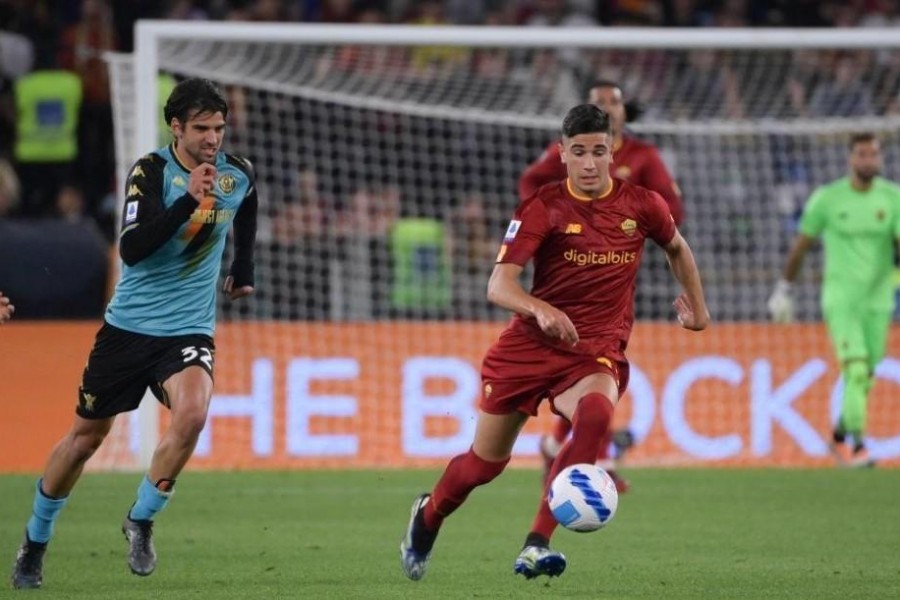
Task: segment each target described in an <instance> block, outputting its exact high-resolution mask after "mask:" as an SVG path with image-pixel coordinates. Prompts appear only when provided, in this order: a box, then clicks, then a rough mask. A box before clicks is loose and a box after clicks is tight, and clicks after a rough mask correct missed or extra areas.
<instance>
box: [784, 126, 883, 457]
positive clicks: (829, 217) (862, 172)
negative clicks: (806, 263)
mask: <svg viewBox="0 0 900 600" xmlns="http://www.w3.org/2000/svg"><path fill="white" fill-rule="evenodd" d="M882 165H883V159H882V154H881V143H880V142H879V140H878V138H877V137H876V136H875V134H873V133H858V134H855V135H853V136H852V137H851V140H850V157H849V171H850V173H849V175H847V176H846V177H842V178H840V179H838V180H836V181H833V182H831V183H829V184H826V185H824V186H822V187H820V188H818V189H817V190H816V191H815V192H813V194H812V196H810V199H809V202H807V204H806V206H805V207H804V209H803V216H802V217H801V219H800V225H799V232H798V233H797V236H796V237H795V238H794V242H793V244H792V245H791V249H790V251H789V253H788V256H787V261H786V263H785V266H784V270H783V272H782V276H781V279H780V280H779V281H778V283H777V284H776V286H775V291H774V292H773V293H772V296H771V297H770V298H769V302H768V308H769V312H770V314H771V315H772V318H773V319H774V320H775V321H778V322H790V321H793V319H794V300H793V296H792V290H791V288H792V284H793V282H794V280H795V279H796V277H797V273H798V272H799V271H800V265H801V264H802V263H803V257H804V255H805V254H806V252H807V250H809V248H810V247H811V246H812V244H813V242H814V240H815V238H818V237H820V236H821V238H822V242H823V245H824V247H825V273H824V278H823V281H822V294H821V305H822V313H823V315H824V317H825V322H826V324H827V327H828V334H829V337H830V338H831V342H832V344H833V346H834V350H835V353H836V354H837V359H838V362H839V363H840V365H841V374H842V375H843V377H844V391H843V401H842V403H841V413H840V418H839V419H838V422H837V424H836V425H835V428H834V431H833V432H832V442H831V444H830V448H831V451H832V454H833V455H834V457H835V459H836V460H837V461H838V463H839V464H841V465H844V466H852V467H860V466H869V465H871V464H873V463H872V461H871V459H870V457H869V453H868V451H867V450H866V447H865V442H864V437H865V429H866V401H867V398H868V395H869V390H871V388H872V384H873V383H874V376H875V367H876V366H877V365H878V363H879V362H880V361H881V359H882V358H883V357H884V353H885V346H886V343H887V335H888V331H889V330H890V325H891V315H892V313H893V311H894V284H893V273H894V244H895V243H898V242H900V186H897V185H895V184H894V183H892V182H890V181H888V180H886V179H883V178H881V177H879V176H878V175H879V173H880V172H881V168H882Z"/></svg>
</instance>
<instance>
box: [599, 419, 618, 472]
mask: <svg viewBox="0 0 900 600" xmlns="http://www.w3.org/2000/svg"><path fill="white" fill-rule="evenodd" d="M614 433H615V432H614V431H613V428H612V427H609V428H607V430H606V433H605V434H604V435H603V437H602V438H600V446H598V447H597V460H598V461H605V460H609V446H610V444H612V439H613V434H614ZM603 468H604V469H605V468H606V467H603Z"/></svg>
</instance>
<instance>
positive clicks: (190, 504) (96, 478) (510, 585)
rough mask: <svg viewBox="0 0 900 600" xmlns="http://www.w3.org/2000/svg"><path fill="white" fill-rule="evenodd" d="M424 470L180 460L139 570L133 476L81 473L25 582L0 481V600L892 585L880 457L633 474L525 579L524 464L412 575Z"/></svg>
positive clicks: (460, 515) (599, 593)
mask: <svg viewBox="0 0 900 600" xmlns="http://www.w3.org/2000/svg"><path fill="white" fill-rule="evenodd" d="M437 475H438V472H437V471H331V472H280V473H259V472H256V473H195V472H188V473H185V474H183V476H182V477H181V478H179V482H178V488H177V493H176V495H175V497H174V499H173V501H172V503H171V504H170V506H169V507H168V509H167V510H166V512H165V513H163V514H162V515H161V516H160V517H159V519H158V520H157V525H156V548H157V552H158V554H159V566H158V567H157V570H156V573H154V574H153V575H152V576H150V577H147V578H140V577H136V576H134V575H131V574H130V572H129V571H128V567H127V565H126V562H125V549H126V546H125V541H124V539H123V537H122V534H121V532H120V531H119V525H120V523H121V520H122V516H123V515H124V513H125V511H126V509H127V508H128V506H129V505H130V503H131V502H132V499H133V496H134V492H135V488H136V486H137V483H138V481H139V477H140V476H139V475H135V474H132V475H119V474H115V475H107V474H103V475H99V474H89V475H85V476H84V477H83V479H82V481H81V482H80V484H79V487H78V488H77V489H76V491H75V493H74V494H73V496H72V499H71V501H70V502H69V505H68V506H67V507H66V509H65V510H64V512H63V514H62V516H61V518H60V520H59V522H58V524H57V528H56V536H55V538H54V540H53V542H52V544H51V546H50V548H49V550H48V554H47V558H46V561H45V569H44V588H43V589H42V590H40V591H37V592H22V591H19V592H14V591H13V590H11V589H10V588H9V581H8V576H9V568H10V567H11V565H12V562H13V559H14V554H15V550H16V547H17V545H18V543H19V541H20V539H21V536H22V531H23V528H24V524H25V520H26V518H27V517H28V514H29V511H30V505H31V500H32V493H33V489H34V488H33V485H34V478H33V477H23V476H4V477H0V564H3V565H4V568H5V569H6V570H5V571H4V573H3V577H4V579H5V582H4V585H3V586H0V598H22V597H28V598H46V599H47V600H50V599H57V598H65V599H79V598H83V599H85V600H87V599H92V600H93V599H97V598H110V599H117V600H119V599H121V600H128V599H132V598H160V599H165V600H176V599H180V598H191V599H205V598H209V599H216V600H228V599H238V598H239V599H248V598H315V599H323V598H335V599H341V600H343V599H351V598H366V599H369V598H389V599H402V598H415V599H417V600H420V599H428V598H440V599H452V598H484V599H499V598H617V599H618V598H653V599H657V598H666V599H669V598H690V599H697V598H736V599H737V598H765V599H774V598H816V599H822V598H836V599H837V598H840V599H842V600H847V599H851V598H861V599H866V600H871V599H876V598H900V500H898V499H900V473H898V472H896V471H888V470H877V469H876V470H868V471H839V470H824V469H823V470H810V471H798V470H709V469H686V470H650V469H640V470H632V471H630V472H628V476H629V478H630V479H631V480H632V483H633V484H634V488H633V490H632V491H631V492H629V493H628V494H627V495H624V496H623V497H622V498H621V499H620V503H619V510H618V514H617V515H616V517H615V520H614V521H613V522H612V523H611V524H610V525H609V527H608V528H607V529H604V530H602V531H599V532H596V533H590V534H576V533H571V532H568V531H565V530H560V531H559V532H558V533H557V535H556V536H555V537H554V543H553V545H554V547H556V548H557V549H559V550H561V551H562V552H564V553H565V554H566V556H567V557H568V559H569V566H568V570H567V571H566V573H564V574H563V576H562V577H560V578H558V579H553V580H547V579H546V578H540V579H536V580H533V581H526V580H524V579H522V578H521V577H517V576H514V575H513V572H512V564H513V560H514V559H515V557H516V555H517V554H518V551H519V549H520V546H521V543H522V541H523V539H524V536H525V533H527V530H528V527H529V525H530V523H531V518H532V515H533V512H534V508H535V507H536V503H537V495H538V478H539V477H538V473H537V472H536V471H530V470H510V471H508V472H506V473H504V474H503V475H502V476H501V477H500V478H499V479H498V480H496V481H495V482H494V483H492V484H491V485H489V486H487V487H484V488H481V489H479V490H476V491H475V492H474V493H473V495H472V496H471V498H470V500H469V502H468V503H467V504H466V505H465V506H463V508H462V509H460V510H459V512H457V513H456V514H455V515H453V517H451V518H450V519H448V521H447V522H446V524H445V527H444V530H443V531H442V532H441V536H440V538H439V539H438V541H437V544H436V545H435V549H434V553H433V556H432V561H431V564H430V565H429V571H428V574H427V575H426V576H425V578H424V579H423V580H422V581H420V582H411V581H408V580H406V579H405V578H404V577H403V575H402V573H401V571H400V567H399V558H398V556H399V550H398V545H399V540H400V537H401V535H402V533H403V530H404V528H405V527H406V522H407V518H408V511H409V506H410V504H411V502H412V499H413V497H414V496H415V495H416V494H417V493H419V492H421V491H424V490H427V489H430V487H431V486H432V485H433V483H434V481H435V478H436V477H437ZM3 557H5V558H3Z"/></svg>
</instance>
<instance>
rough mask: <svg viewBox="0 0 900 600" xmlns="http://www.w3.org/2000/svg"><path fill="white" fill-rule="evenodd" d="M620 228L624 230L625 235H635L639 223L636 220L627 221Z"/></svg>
mask: <svg viewBox="0 0 900 600" xmlns="http://www.w3.org/2000/svg"><path fill="white" fill-rule="evenodd" d="M619 227H621V228H622V231H624V232H625V235H629V236H630V235H634V232H635V231H637V222H636V221H635V220H634V219H625V220H624V221H622V223H621V224H620V225H619Z"/></svg>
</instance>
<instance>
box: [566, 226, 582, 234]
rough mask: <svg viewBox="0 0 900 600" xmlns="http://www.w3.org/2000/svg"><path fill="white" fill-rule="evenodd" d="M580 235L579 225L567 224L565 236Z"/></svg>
mask: <svg viewBox="0 0 900 600" xmlns="http://www.w3.org/2000/svg"><path fill="white" fill-rule="evenodd" d="M580 233H581V223H569V224H568V225H566V234H569V235H571V234H580Z"/></svg>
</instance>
